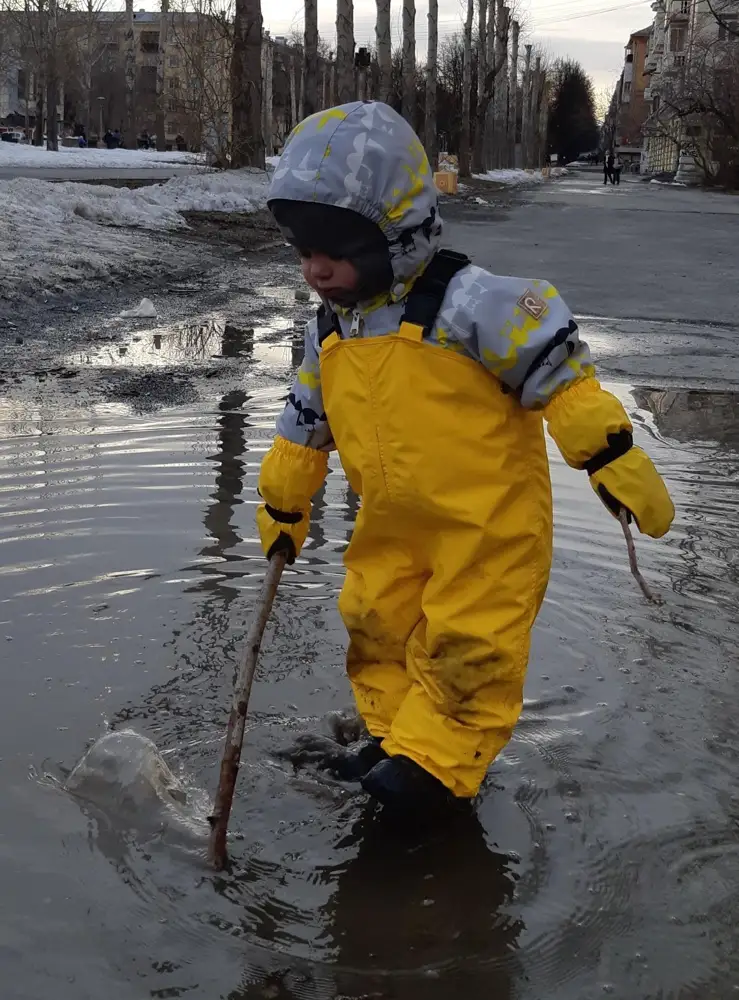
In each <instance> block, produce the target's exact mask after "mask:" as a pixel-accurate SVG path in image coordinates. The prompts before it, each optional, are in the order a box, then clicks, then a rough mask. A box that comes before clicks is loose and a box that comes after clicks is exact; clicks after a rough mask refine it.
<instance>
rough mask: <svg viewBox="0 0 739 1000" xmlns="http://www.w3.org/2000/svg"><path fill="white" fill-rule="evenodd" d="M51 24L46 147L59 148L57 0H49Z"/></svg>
mask: <svg viewBox="0 0 739 1000" xmlns="http://www.w3.org/2000/svg"><path fill="white" fill-rule="evenodd" d="M48 9H49V24H48V36H47V39H48V40H47V46H46V118H47V121H46V148H47V149H49V150H52V151H53V152H57V151H58V149H59V121H58V118H57V109H58V107H59V50H58V46H59V10H58V7H57V0H49V8H48Z"/></svg>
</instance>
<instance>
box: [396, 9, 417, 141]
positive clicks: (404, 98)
mask: <svg viewBox="0 0 739 1000" xmlns="http://www.w3.org/2000/svg"><path fill="white" fill-rule="evenodd" d="M400 109H401V112H400V113H401V114H402V115H403V117H404V118H405V120H406V121H407V122H408V123H409V124H410V125H411V126H413V125H414V124H415V117H416V2H415V0H403V82H402V91H401V95H400Z"/></svg>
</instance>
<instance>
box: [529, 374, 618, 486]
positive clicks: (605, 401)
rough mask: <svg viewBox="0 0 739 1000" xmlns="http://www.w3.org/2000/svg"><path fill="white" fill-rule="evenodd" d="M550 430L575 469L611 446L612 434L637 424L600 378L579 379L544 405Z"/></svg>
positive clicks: (582, 467) (565, 457) (583, 465)
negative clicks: (632, 421) (606, 389)
mask: <svg viewBox="0 0 739 1000" xmlns="http://www.w3.org/2000/svg"><path fill="white" fill-rule="evenodd" d="M544 416H545V418H546V420H547V422H548V424H549V433H550V435H551V436H552V438H553V439H554V441H555V442H556V444H557V447H558V448H559V450H560V451H561V452H562V457H563V458H564V460H565V461H566V462H567V464H568V465H570V466H572V468H574V469H584V468H585V466H586V464H587V463H588V462H589V461H590V459H592V458H593V457H594V456H595V455H598V454H599V453H600V452H602V451H603V450H604V449H606V448H607V447H608V443H609V436H610V435H618V434H619V433H620V432H621V431H628V432H631V431H632V430H633V427H632V425H631V421H630V420H629V418H628V416H627V414H626V410H624V408H623V406H622V405H621V403H620V402H619V400H618V399H616V397H615V396H613V395H611V393H610V392H606V391H605V389H602V388H601V386H600V383H599V382H598V380H597V379H596V378H592V377H588V378H583V379H578V381H577V382H574V383H573V384H572V385H570V386H568V387H567V388H566V389H563V390H562V391H561V392H560V393H558V394H557V395H556V396H555V397H554V399H552V400H551V402H549V403H548V404H547V405H546V406H545V407H544Z"/></svg>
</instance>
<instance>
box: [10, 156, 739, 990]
mask: <svg viewBox="0 0 739 1000" xmlns="http://www.w3.org/2000/svg"><path fill="white" fill-rule="evenodd" d="M491 200H492V201H494V202H495V204H493V205H489V206H479V205H477V204H474V203H473V202H471V201H469V202H459V203H457V204H455V205H445V206H443V209H444V211H445V215H446V217H447V218H448V220H449V222H448V228H447V233H448V237H449V240H448V242H449V243H450V244H451V245H454V246H455V247H456V248H457V249H464V250H466V251H467V252H469V253H470V254H471V255H472V256H473V257H474V259H475V261H476V262H478V263H480V264H482V265H484V266H488V267H491V269H495V270H498V271H500V272H504V273H505V272H507V273H520V274H530V275H532V276H536V277H546V278H549V279H550V280H553V281H554V282H555V284H556V285H557V287H558V288H559V290H560V292H561V293H562V294H563V296H564V297H565V299H566V300H567V301H568V302H569V303H570V305H571V307H572V308H573V311H574V312H575V313H576V314H577V316H578V319H579V322H580V324H581V328H582V330H583V333H584V336H585V338H586V339H587V340H588V341H589V342H590V343H591V346H592V347H593V351H594V354H595V358H596V362H597V363H598V366H599V370H600V372H601V376H602V378H603V379H604V381H605V382H606V383H607V384H608V387H609V388H611V389H612V390H613V391H614V392H616V393H617V395H619V397H620V398H621V399H622V400H623V402H624V405H625V406H626V407H627V409H628V411H629V413H630V414H631V416H632V419H633V421H634V424H635V428H636V435H637V440H638V441H639V443H640V444H643V445H644V447H646V448H647V449H648V450H649V451H650V453H651V454H652V455H653V457H654V458H655V461H656V462H657V464H658V466H659V468H660V469H661V471H662V472H663V474H664V476H665V478H666V480H667V482H668V485H669V487H670V489H671V491H672V493H673V496H674V499H675V503H676V507H677V519H676V524H675V528H674V530H673V532H672V533H671V534H670V536H668V538H667V539H665V540H664V541H662V542H651V541H649V540H643V539H638V541H637V545H638V550H639V554H640V559H641V563H642V568H643V571H644V573H645V575H646V576H647V578H648V579H649V580H650V582H651V584H652V586H653V587H654V589H655V590H657V591H658V592H659V593H660V594H661V596H662V598H663V600H664V603H663V604H661V605H659V606H651V605H647V604H645V603H644V601H643V599H642V597H641V595H640V593H639V592H638V590H637V589H636V587H635V586H634V585H633V581H632V580H631V578H630V576H629V573H628V568H627V564H626V557H625V551H624V550H623V544H622V539H621V536H620V532H619V529H618V526H617V525H615V524H614V523H613V522H612V521H611V520H610V519H609V518H608V517H607V516H606V515H605V514H604V512H603V510H602V508H601V505H600V503H599V501H598V500H597V499H596V498H595V496H594V495H593V494H592V492H591V491H590V490H589V488H588V486H587V483H584V482H583V481H582V476H580V475H579V474H577V473H575V472H573V471H572V470H569V469H567V468H566V467H565V466H564V465H563V463H562V462H561V460H560V459H559V458H558V456H557V455H556V454H555V452H554V451H552V452H551V459H552V476H553V482H554V494H555V520H556V528H555V560H554V567H553V572H552V579H551V584H550V587H549V591H548V594H547V599H546V601H545V605H544V608H543V610H542V613H541V616H540V618H539V621H538V622H537V625H536V628H535V632H534V637H533V648H532V656H531V662H530V670H529V677H528V681H527V689H526V704H525V709H524V713H523V716H522V719H521V722H520V725H519V727H518V729H517V731H516V734H515V735H514V738H513V740H512V741H511V743H510V745H509V747H507V748H506V750H505V751H504V753H503V754H502V755H501V756H500V758H499V759H498V761H496V764H495V765H494V767H493V768H492V769H491V773H490V775H489V778H488V780H487V782H486V785H485V787H484V789H483V792H482V794H481V796H480V800H479V803H478V805H477V809H476V813H475V817H474V818H473V819H472V820H470V821H468V822H464V823H462V824H460V825H459V826H458V827H457V828H455V829H454V830H451V831H446V832H444V833H440V834H439V835H437V836H434V837H429V838H425V839H422V840H420V841H419V840H410V841H409V840H407V839H406V840H404V839H402V838H401V839H399V838H398V837H397V836H395V835H392V836H391V835H389V834H388V831H387V830H386V829H385V828H384V827H383V826H382V825H381V824H380V823H378V819H377V816H376V815H375V814H373V812H372V811H371V809H369V808H368V805H367V803H366V802H365V801H364V799H363V797H362V796H361V795H360V794H358V793H357V791H356V789H355V788H352V787H346V786H341V785H339V784H337V783H333V782H330V781H327V780H326V779H325V778H323V777H321V776H320V775H318V774H316V773H314V772H310V771H305V772H300V773H295V772H294V771H293V770H292V769H291V768H290V767H289V766H287V765H286V763H285V762H284V761H283V760H282V759H281V758H279V757H278V756H277V755H276V754H275V751H276V750H277V749H278V748H279V747H280V746H282V745H283V744H284V742H285V741H286V740H287V739H289V738H290V736H291V735H293V734H294V733H296V732H300V731H303V730H305V729H310V728H315V727H316V726H321V724H322V723H321V719H322V717H323V715H324V714H325V713H326V712H327V711H329V710H331V709H336V708H340V707H343V706H344V705H345V704H347V702H348V700H349V690H348V685H347V683H346V680H345V678H344V675H343V671H342V656H343V650H344V648H345V636H344V632H343V629H342V626H341V623H340V621H339V619H338V616H337V613H336V610H335V601H336V596H337V593H338V590H339V588H340V586H341V581H342V567H341V554H342V551H343V548H344V547H345V545H346V542H347V539H348V537H349V535H350V533H351V526H352V523H353V518H354V516H355V514H356V509H357V501H356V497H354V496H353V495H352V494H351V492H350V491H349V490H348V488H347V485H346V481H345V479H344V477H343V475H342V473H341V469H340V466H339V465H338V463H337V462H336V461H335V459H332V465H331V473H330V475H329V477H328V479H327V483H326V486H325V488H324V489H323V490H322V491H321V492H320V494H319V496H318V498H317V501H316V507H315V516H314V519H313V523H312V527H311V534H310V538H309V542H308V545H307V547H306V550H305V553H304V557H303V558H302V559H301V560H300V561H299V562H298V563H297V564H296V566H295V567H294V568H293V570H291V571H290V572H289V573H288V574H287V576H286V578H285V581H284V584H283V587H282V588H281V592H280V596H279V598H278V602H277V607H276V610H275V614H274V618H273V623H272V625H271V627H270V631H269V633H268V636H267V640H266V642H265V648H264V656H263V661H262V664H261V667H260V676H259V678H258V681H257V683H256V685H255V689H254V693H253V698H252V704H251V708H250V723H249V728H248V732H247V738H246V745H245V752H244V759H243V767H242V773H241V776H240V786H239V790H240V794H239V799H238V802H237V803H236V808H235V812H234V824H233V829H234V832H235V834H236V839H235V840H234V841H233V845H232V856H233V859H234V868H233V871H232V872H231V873H229V874H227V875H224V876H218V877H215V876H213V875H212V874H211V873H210V872H208V870H207V869H206V867H205V865H204V862H203V853H202V845H198V844H192V843H182V842H180V841H178V840H177V839H176V838H170V837H168V836H167V835H166V831H165V832H164V833H162V834H158V835H152V834H151V833H150V832H147V833H143V832H142V829H143V827H144V826H145V824H142V826H141V827H138V826H137V825H136V824H133V823H131V822H130V821H128V820H124V819H122V817H121V816H119V815H117V813H116V811H115V809H114V808H113V806H112V804H111V803H107V808H106V803H105V802H103V803H101V805H100V808H97V809H93V808H91V807H88V806H81V804H80V803H79V802H78V801H77V800H74V799H71V798H70V797H69V796H67V795H66V794H65V793H64V792H62V791H61V790H60V787H59V782H61V781H63V778H64V776H65V774H66V773H68V772H69V770H70V769H71V768H72V767H73V766H74V765H75V764H76V762H77V761H78V760H79V758H80V756H81V755H82V753H83V751H84V749H85V747H86V746H87V745H88V744H89V743H90V742H91V741H92V740H93V739H94V738H95V737H97V736H98V735H100V733H101V732H103V731H104V730H105V728H106V727H108V726H112V727H113V728H124V727H130V728H134V729H135V730H137V731H138V732H141V733H142V734H144V735H147V736H149V737H151V738H152V739H153V740H154V741H155V742H156V744H157V746H158V747H159V749H160V751H161V752H162V753H163V754H164V756H165V759H166V760H167V762H168V763H169V766H170V767H171V768H172V770H173V771H174V772H175V773H176V774H177V775H178V777H179V778H180V779H181V780H182V782H183V783H184V784H185V786H186V787H188V788H189V789H190V791H191V794H192V797H193V801H194V802H196V803H198V804H201V803H202V801H203V793H204V792H207V791H210V790H212V789H213V786H214V783H215V780H216V772H217V765H218V760H219V753H220V747H221V738H222V732H223V728H224V725H225V720H226V714H227V706H228V696H229V688H230V683H231V676H232V671H233V668H234V666H235V664H236V662H237V658H238V655H239V649H240V644H241V642H242V640H243V636H244V632H245V626H246V623H247V621H248V618H249V614H250V610H251V608H252V607H253V603H254V600H255V595H256V593H257V592H258V587H259V582H260V579H261V574H262V572H263V560H262V556H261V553H260V550H259V545H258V541H257V538H256V532H255V528H254V510H255V508H256V505H257V502H258V497H257V494H256V477H257V474H258V467H259V461H260V459H261V456H262V454H263V453H264V450H265V449H266V448H267V447H268V444H269V440H270V436H271V434H272V428H273V424H274V418H275V416H276V415H277V413H278V412H279V410H280V408H281V406H282V399H283V398H284V394H285V392H286V388H287V385H288V384H289V381H290V379H291V377H292V373H293V372H294V369H295V365H296V364H297V363H299V360H300V336H299V326H300V323H301V321H302V319H304V318H305V316H306V315H308V314H309V313H310V309H311V306H310V305H309V304H306V303H304V302H297V301H296V299H295V291H296V289H297V288H298V287H299V281H298V277H297V271H296V267H295V264H294V262H293V261H292V259H291V258H290V256H289V253H288V252H287V251H286V250H285V249H284V248H279V247H272V248H270V249H268V250H263V251H259V252H257V253H255V254H252V255H249V254H247V255H244V254H243V253H242V252H239V253H238V254H236V253H235V252H232V251H231V250H228V251H227V250H226V249H224V248H221V247H219V246H218V245H217V244H213V243H212V241H211V242H208V243H203V245H202V257H201V261H202V263H201V268H200V270H199V271H192V270H191V271H190V272H188V273H184V272H183V273H178V274H177V275H176V276H175V277H173V278H172V279H171V280H167V278H166V276H164V277H163V278H162V280H161V281H159V280H158V283H157V284H156V285H155V286H154V287H153V288H152V285H151V282H150V284H149V287H148V289H147V291H148V292H151V297H152V298H153V299H154V300H155V303H156V305H157V308H158V310H159V318H158V319H157V320H156V321H155V322H152V321H146V322H138V323H136V324H130V323H129V324H126V323H120V322H115V321H114V317H115V316H116V315H117V314H118V312H120V309H121V308H122V307H124V306H130V305H131V304H132V302H131V300H134V299H136V297H137V296H138V295H139V292H140V291H141V290H142V288H143V287H144V286H143V284H142V286H141V287H138V286H131V287H125V286H124V287H122V288H119V289H116V290H114V291H113V292H112V294H110V293H109V292H108V291H107V290H106V289H100V290H98V292H97V293H96V294H95V296H94V297H92V298H88V297H81V298H80V299H79V300H74V299H72V298H66V299H65V300H64V311H62V309H61V307H60V303H59V302H49V303H36V304H35V305H32V306H29V307H28V311H27V312H25V313H23V312H21V311H19V312H18V313H17V314H16V316H15V319H14V320H13V322H14V328H13V329H6V330H5V331H4V332H3V334H2V340H1V341H0V379H2V382H0V555H2V558H1V559H0V642H2V643H3V644H4V647H3V650H2V651H3V658H2V667H3V679H4V691H3V709H2V717H3V725H2V727H0V788H2V789H3V795H4V808H3V823H2V832H1V834H0V880H1V883H2V886H3V893H2V896H3V905H2V913H1V915H0V968H1V969H2V996H3V1000H5V998H7V1000H31V998H33V1000H45V998H47V997H54V998H61V1000H86V998H90V1000H92V998H96V1000H97V998H99V997H101V996H106V997H110V998H113V1000H117V998H121V1000H129V998H130V1000H140V998H141V997H144V996H147V997H187V998H197V1000H201V998H202V1000H212V998H215V997H224V998H229V1000H242V998H243V1000H247V998H248V1000H252V998H261V997H264V998H291V1000H292V998H301V1000H304V998H305V1000H319V998H320V1000H324V998H325V1000H327V998H332V1000H333V998H337V1000H338V998H340V997H341V998H345V1000H349V998H351V1000H360V998H362V1000H364V998H368V997H388V998H398V1000H415V998H417V997H418V998H420V997H423V998H424V1000H426V998H431V1000H433V998H436V997H439V998H448V997H450V996H453V995H455V994H456V993H459V994H463V995H464V996H466V997H468V998H470V1000H478V998H483V997H485V998H487V997H490V996H493V997H500V998H510V1000H513V998H531V1000H534V998H537V1000H538V998H541V997H547V998H555V1000H558V998H562V1000H565V998H566V1000H580V998H582V1000H592V998H594V997H599V996H602V995H610V996H614V997H621V998H624V1000H637V998H644V1000H647V998H649V1000H651V998H660V1000H667V998H670V1000H693V998H695V1000H698V998H700V1000H725V998H729V997H732V996H734V995H736V991H737V986H738V984H739V964H738V961H737V955H738V954H739V937H738V936H737V931H736V926H737V918H739V908H738V907H737V898H736V885H737V879H738V878H739V837H738V836H737V821H738V819H739V797H738V796H737V791H736V790H737V787H739V785H738V782H737V779H738V778H739V764H738V763H737V761H738V757H739V744H738V742H737V736H736V727H735V725H734V721H733V720H734V706H735V704H736V699H737V678H736V668H737V664H738V663H739V655H738V654H739V630H738V627H737V606H738V604H739V601H738V598H739V565H738V563H737V553H738V552H739V516H738V515H739V494H738V493H737V478H738V477H739V404H738V399H739V397H738V396H737V391H738V390H739V362H738V360H737V346H736V345H737V335H739V329H738V328H737V327H738V325H739V321H738V320H737V316H736V314H735V309H734V308H732V301H733V298H734V297H735V288H736V281H735V277H736V273H735V248H736V245H737V235H738V234H739V228H737V227H738V226H739V214H738V213H737V208H739V202H738V201H737V200H736V199H731V198H730V197H729V196H723V195H704V194H702V193H697V192H691V191H685V190H673V189H666V190H662V189H655V188H653V187H650V186H648V185H642V184H641V183H640V182H638V181H628V182H627V183H624V184H622V186H621V188H620V189H615V190H612V189H610V188H608V189H606V190H605V191H604V190H602V188H601V185H600V178H599V177H597V175H596V176H593V175H583V176H577V177H569V178H565V179H564V180H563V181H561V182H558V183H557V184H552V185H546V186H542V187H541V188H538V189H536V190H534V191H526V192H521V193H519V194H518V195H516V196H515V197H510V196H508V195H504V196H493V198H491ZM193 245H194V244H193V243H192V242H190V243H188V248H190V249H191V248H192V247H193ZM732 246H733V247H734V258H733V259H732V257H731V252H730V251H731V248H732ZM194 252H196V253H197V252H198V248H197V247H196V248H195V251H194ZM732 274H733V275H734V279H733V281H734V284H733V286H732V283H731V282H732ZM732 287H733V289H734V290H733V291H732ZM75 306H76V307H77V310H76V311H73V310H74V307H75ZM18 331H21V332H18ZM19 337H20V338H21V339H22V341H23V342H22V343H17V342H16V341H17V340H18V338H19Z"/></svg>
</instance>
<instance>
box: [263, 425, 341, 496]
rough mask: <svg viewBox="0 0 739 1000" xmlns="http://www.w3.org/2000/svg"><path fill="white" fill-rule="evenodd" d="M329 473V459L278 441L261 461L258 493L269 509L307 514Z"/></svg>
mask: <svg viewBox="0 0 739 1000" xmlns="http://www.w3.org/2000/svg"><path fill="white" fill-rule="evenodd" d="M327 471H328V455H327V454H326V453H325V452H322V451H316V449H315V448H308V447H306V446H305V445H302V444H295V442H294V441H288V440H287V438H283V437H280V436H279V435H278V436H277V437H276V438H275V440H274V443H273V445H272V447H271V448H270V450H269V451H268V452H267V454H266V455H265V456H264V459H263V461H262V468H261V470H260V473H259V492H260V493H261V495H262V497H263V499H264V501H265V502H266V503H268V504H269V505H270V507H276V508H277V510H281V511H285V512H286V513H295V512H298V511H306V510H307V509H308V507H309V506H310V501H311V498H312V496H313V494H314V493H315V492H316V491H317V490H318V489H319V488H320V486H321V484H322V483H323V480H324V479H325V478H326V472H327Z"/></svg>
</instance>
